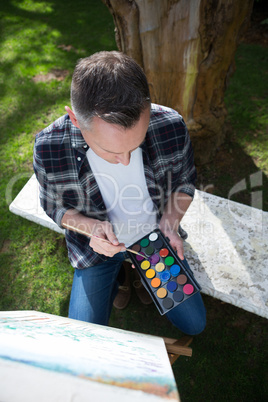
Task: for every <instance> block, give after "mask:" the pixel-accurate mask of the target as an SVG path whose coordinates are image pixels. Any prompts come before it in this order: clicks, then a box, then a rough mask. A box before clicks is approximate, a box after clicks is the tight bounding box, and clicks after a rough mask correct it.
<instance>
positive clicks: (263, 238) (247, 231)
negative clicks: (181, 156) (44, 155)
mask: <svg viewBox="0 0 268 402" xmlns="http://www.w3.org/2000/svg"><path fill="white" fill-rule="evenodd" d="M9 208H10V211H11V212H13V213H14V214H17V215H19V216H22V217H23V218H26V219H28V220H30V221H33V222H35V223H38V224H40V225H42V226H45V227H47V228H49V229H51V230H54V231H56V232H58V233H62V234H64V230H62V229H60V228H59V227H58V226H57V225H56V224H55V223H54V222H53V221H52V220H51V219H50V218H49V217H48V216H47V215H46V214H45V212H44V211H43V209H42V207H41V206H40V202H39V189H38V182H37V180H36V177H35V175H33V176H32V177H31V178H30V180H29V181H28V182H27V183H26V185H25V186H24V187H23V189H22V190H21V191H20V193H19V194H18V195H17V197H16V198H15V199H14V201H13V202H12V203H11V204H10V207H9ZM182 227H183V229H184V230H186V231H187V232H188V238H187V240H186V241H185V256H186V258H187V260H188V261H189V264H190V266H191V268H192V270H193V272H194V275H195V277H196V279H197V281H198V282H199V283H200V285H201V287H202V292H203V293H205V294H208V295H210V296H213V297H215V298H217V299H220V300H222V301H224V302H227V303H231V304H233V305H234V306H237V307H240V308H242V309H244V310H246V311H250V312H252V313H255V314H257V315H259V316H262V317H266V318H268V308H267V306H268V275H267V274H268V241H267V239H268V212H263V211H261V210H259V209H256V208H252V207H249V206H247V205H243V204H239V203H237V202H234V201H230V200H228V199H224V198H221V197H218V196H215V195H212V194H208V193H205V192H202V191H199V190H196V193H195V197H194V200H193V202H192V204H191V206H190V208H189V210H188V211H187V213H186V215H185V216H184V218H183V220H182Z"/></svg>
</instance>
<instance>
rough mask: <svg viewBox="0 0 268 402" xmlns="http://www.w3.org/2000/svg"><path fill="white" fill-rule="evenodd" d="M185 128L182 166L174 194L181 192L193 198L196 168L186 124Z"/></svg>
mask: <svg viewBox="0 0 268 402" xmlns="http://www.w3.org/2000/svg"><path fill="white" fill-rule="evenodd" d="M183 124H184V127H185V142H184V148H183V152H182V165H181V171H180V174H179V176H178V182H179V183H178V187H177V189H176V190H175V191H176V192H181V193H185V194H188V195H189V196H190V197H192V198H193V197H194V192H195V184H196V177H197V174H196V168H195V164H194V152H193V147H192V144H191V140H190V135H189V133H188V130H187V127H186V124H185V123H184V121H183Z"/></svg>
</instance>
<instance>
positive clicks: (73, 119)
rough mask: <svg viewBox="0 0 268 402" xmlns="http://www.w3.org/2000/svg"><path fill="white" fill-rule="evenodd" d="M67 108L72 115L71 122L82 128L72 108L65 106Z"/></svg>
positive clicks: (70, 115)
mask: <svg viewBox="0 0 268 402" xmlns="http://www.w3.org/2000/svg"><path fill="white" fill-rule="evenodd" d="M65 110H66V112H67V113H68V115H69V117H70V119H71V122H72V123H73V125H74V126H75V127H77V128H79V129H80V127H79V124H78V121H77V118H76V116H75V114H74V112H73V111H72V109H70V108H69V107H68V106H65Z"/></svg>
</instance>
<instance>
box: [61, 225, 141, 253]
mask: <svg viewBox="0 0 268 402" xmlns="http://www.w3.org/2000/svg"><path fill="white" fill-rule="evenodd" d="M62 226H63V227H65V228H66V229H69V230H73V231H74V232H77V233H80V234H82V235H85V236H87V237H95V239H98V240H101V241H103V242H104V243H108V244H111V245H113V244H112V243H111V242H110V241H109V240H106V239H103V238H102V237H99V236H97V235H94V234H92V233H87V232H84V230H82V229H78V228H75V227H74V226H70V225H67V224H66V223H63V225H62ZM126 251H129V252H130V253H133V254H136V255H139V256H141V257H142V258H144V259H145V260H148V258H147V257H145V255H143V254H140V253H138V252H137V251H134V250H131V248H126Z"/></svg>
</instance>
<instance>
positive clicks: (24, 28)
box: [0, 0, 115, 143]
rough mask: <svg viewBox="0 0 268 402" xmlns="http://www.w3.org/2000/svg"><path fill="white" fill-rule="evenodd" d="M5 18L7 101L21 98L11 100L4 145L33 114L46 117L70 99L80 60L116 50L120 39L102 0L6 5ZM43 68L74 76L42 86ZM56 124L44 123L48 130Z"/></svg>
mask: <svg viewBox="0 0 268 402" xmlns="http://www.w3.org/2000/svg"><path fill="white" fill-rule="evenodd" d="M15 4H17V5H15ZM40 11H42V12H40ZM1 14H2V16H3V19H2V35H1V36H0V38H1V39H0V40H1V42H2V45H3V46H4V51H3V54H4V57H3V58H2V60H1V70H2V78H1V98H2V99H4V98H5V97H6V98H8V99H7V100H6V101H7V102H10V99H11V98H9V96H10V94H11V96H12V97H13V98H15V99H16V101H15V103H14V104H13V103H12V102H10V107H9V113H8V114H6V115H4V116H3V115H2V117H1V120H2V121H1V142H2V143H3V142H5V141H8V140H9V138H10V130H11V131H12V130H13V131H17V132H20V131H21V127H23V126H24V122H26V123H27V121H28V120H29V122H30V121H31V116H32V114H35V115H38V114H39V113H40V114H41V115H42V114H43V115H44V113H47V112H48V111H49V109H50V108H52V107H53V106H54V105H56V104H57V103H59V102H62V101H64V99H66V98H69V91H70V82H71V75H72V72H73V69H74V66H75V64H76V62H77V60H78V59H79V58H81V57H86V56H88V55H89V54H92V53H94V52H96V51H100V50H112V49H115V40H114V32H113V29H114V26H113V20H112V17H111V15H110V13H109V11H108V9H107V7H106V6H105V5H104V4H103V3H102V2H101V1H99V2H87V1H84V0H78V1H77V2H76V3H75V5H74V3H73V2H72V1H70V0H66V1H61V0H56V1H54V2H48V3H47V4H46V3H45V4H43V3H34V2H32V3H29V4H28V3H27V2H16V3H14V2H11V1H6V2H5V3H4V4H3V5H2V7H1ZM11 21H12V22H11ZM47 47H49V50H47ZM89 49H90V50H89ZM41 66H42V69H43V70H44V71H45V70H48V71H49V70H50V69H51V68H58V69H64V70H68V71H69V75H68V76H67V78H66V79H65V80H64V82H63V81H60V82H58V81H57V80H53V81H51V82H50V83H47V82H46V83H42V82H37V83H36V82H34V81H33V76H34V74H36V73H40V71H39V70H38V69H40V68H41ZM41 72H42V70H41ZM45 72H46V71H45ZM18 76H19V77H20V76H21V79H20V80H19V81H18V80H17V78H18ZM14 77H16V78H14ZM12 101H13V100H12ZM63 113H64V110H63ZM58 117H59V116H58ZM50 123H51V122H44V126H45V125H48V124H50ZM42 128H43V126H42V127H37V128H36V130H35V128H34V127H30V123H29V130H32V131H34V132H37V131H39V130H41V129H42ZM24 129H25V128H24Z"/></svg>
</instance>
